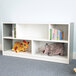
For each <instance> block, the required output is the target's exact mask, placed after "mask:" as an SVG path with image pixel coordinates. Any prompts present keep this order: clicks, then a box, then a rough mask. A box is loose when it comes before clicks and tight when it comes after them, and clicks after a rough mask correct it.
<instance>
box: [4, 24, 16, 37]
mask: <svg viewBox="0 0 76 76" xmlns="http://www.w3.org/2000/svg"><path fill="white" fill-rule="evenodd" d="M15 25H16V24H3V37H14V26H15Z"/></svg>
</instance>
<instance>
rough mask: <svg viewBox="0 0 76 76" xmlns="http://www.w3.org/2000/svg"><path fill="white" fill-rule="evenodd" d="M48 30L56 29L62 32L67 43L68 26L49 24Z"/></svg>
mask: <svg viewBox="0 0 76 76" xmlns="http://www.w3.org/2000/svg"><path fill="white" fill-rule="evenodd" d="M50 29H56V30H61V31H63V39H62V40H66V41H68V30H69V24H50Z"/></svg>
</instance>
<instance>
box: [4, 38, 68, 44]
mask: <svg viewBox="0 0 76 76" xmlns="http://www.w3.org/2000/svg"><path fill="white" fill-rule="evenodd" d="M3 38H4V39H16V40H17V39H19V40H34V41H48V42H59V43H68V41H67V40H47V39H30V38H13V37H3Z"/></svg>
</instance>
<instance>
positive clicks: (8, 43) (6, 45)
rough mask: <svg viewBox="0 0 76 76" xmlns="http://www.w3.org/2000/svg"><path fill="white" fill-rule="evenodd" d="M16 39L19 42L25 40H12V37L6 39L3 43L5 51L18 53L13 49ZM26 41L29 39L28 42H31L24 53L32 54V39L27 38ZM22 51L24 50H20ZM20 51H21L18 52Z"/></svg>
mask: <svg viewBox="0 0 76 76" xmlns="http://www.w3.org/2000/svg"><path fill="white" fill-rule="evenodd" d="M16 41H18V42H22V41H23V40H19V39H17V40H12V39H4V42H3V44H4V46H3V48H4V51H6V52H9V51H10V52H15V53H16V51H13V50H12V47H13V45H14V43H15V42H16ZM25 41H27V42H29V44H28V45H29V47H28V48H27V50H26V52H23V53H25V54H26V53H29V54H31V40H25ZM20 52H22V51H20ZM18 53H19V52H18Z"/></svg>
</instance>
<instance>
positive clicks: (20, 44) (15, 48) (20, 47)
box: [12, 40, 29, 53]
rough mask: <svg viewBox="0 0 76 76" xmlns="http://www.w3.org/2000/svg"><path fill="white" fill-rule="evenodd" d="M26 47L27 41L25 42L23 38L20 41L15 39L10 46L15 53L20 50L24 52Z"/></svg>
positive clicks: (27, 45)
mask: <svg viewBox="0 0 76 76" xmlns="http://www.w3.org/2000/svg"><path fill="white" fill-rule="evenodd" d="M28 47H29V42H26V41H25V40H23V41H22V42H20V41H16V42H15V43H14V45H13V47H12V50H13V51H15V52H16V53H17V52H20V51H23V52H26V51H27V49H28Z"/></svg>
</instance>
